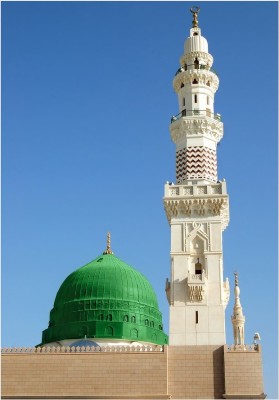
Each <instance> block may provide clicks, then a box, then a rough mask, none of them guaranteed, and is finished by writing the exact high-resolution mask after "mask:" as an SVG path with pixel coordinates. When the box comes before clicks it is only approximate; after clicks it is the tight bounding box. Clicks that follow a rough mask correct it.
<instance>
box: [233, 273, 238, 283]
mask: <svg viewBox="0 0 279 400" xmlns="http://www.w3.org/2000/svg"><path fill="white" fill-rule="evenodd" d="M234 285H235V286H238V272H237V271H235V272H234Z"/></svg>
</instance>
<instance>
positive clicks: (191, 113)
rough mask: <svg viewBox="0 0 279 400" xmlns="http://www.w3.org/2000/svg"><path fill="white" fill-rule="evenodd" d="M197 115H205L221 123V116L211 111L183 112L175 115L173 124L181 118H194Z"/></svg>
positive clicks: (172, 120) (172, 118) (172, 119)
mask: <svg viewBox="0 0 279 400" xmlns="http://www.w3.org/2000/svg"><path fill="white" fill-rule="evenodd" d="M197 115H204V116H206V117H210V118H214V119H216V120H218V121H221V115H220V114H214V113H212V112H211V111H210V110H182V111H181V112H180V113H179V114H177V115H173V116H172V117H171V124H172V123H173V122H175V121H177V120H178V119H180V118H181V117H192V116H197Z"/></svg>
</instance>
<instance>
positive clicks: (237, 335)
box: [232, 272, 245, 346]
mask: <svg viewBox="0 0 279 400" xmlns="http://www.w3.org/2000/svg"><path fill="white" fill-rule="evenodd" d="M239 295H240V289H239V286H238V273H237V272H235V273H234V297H235V301H234V307H233V315H232V324H233V336H234V344H236V345H242V346H243V345H244V324H245V317H244V315H243V311H242V307H241V304H240V297H239Z"/></svg>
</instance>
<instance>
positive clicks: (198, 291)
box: [189, 285, 205, 303]
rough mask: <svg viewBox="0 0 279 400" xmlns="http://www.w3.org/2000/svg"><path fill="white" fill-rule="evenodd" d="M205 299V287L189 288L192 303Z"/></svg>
mask: <svg viewBox="0 0 279 400" xmlns="http://www.w3.org/2000/svg"><path fill="white" fill-rule="evenodd" d="M204 297H205V295H204V288H203V286H201V285H199V286H198V285H196V286H192V285H191V286H189V299H190V302H191V303H193V302H200V301H203V300H204Z"/></svg>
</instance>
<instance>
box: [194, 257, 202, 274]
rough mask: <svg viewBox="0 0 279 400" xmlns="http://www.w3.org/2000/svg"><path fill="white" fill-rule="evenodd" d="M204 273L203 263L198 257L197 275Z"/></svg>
mask: <svg viewBox="0 0 279 400" xmlns="http://www.w3.org/2000/svg"><path fill="white" fill-rule="evenodd" d="M201 274H202V264H201V263H200V259H199V258H198V261H197V262H196V264H195V275H201Z"/></svg>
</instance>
